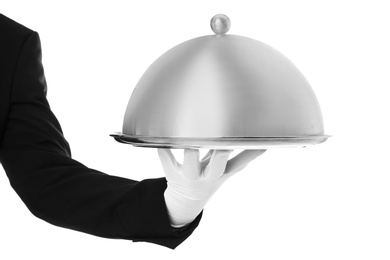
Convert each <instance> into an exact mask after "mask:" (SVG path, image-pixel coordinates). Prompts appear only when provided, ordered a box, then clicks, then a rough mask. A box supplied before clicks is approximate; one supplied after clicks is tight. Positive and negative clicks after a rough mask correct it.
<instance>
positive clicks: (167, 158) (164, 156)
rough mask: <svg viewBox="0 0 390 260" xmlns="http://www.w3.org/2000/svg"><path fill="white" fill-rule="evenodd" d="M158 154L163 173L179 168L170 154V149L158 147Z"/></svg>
mask: <svg viewBox="0 0 390 260" xmlns="http://www.w3.org/2000/svg"><path fill="white" fill-rule="evenodd" d="M158 155H159V157H160V161H161V164H162V166H163V168H164V171H165V174H169V173H172V172H175V171H177V169H179V168H180V164H179V163H178V162H177V161H176V159H175V156H174V155H173V154H172V151H171V150H170V149H162V148H159V149H158Z"/></svg>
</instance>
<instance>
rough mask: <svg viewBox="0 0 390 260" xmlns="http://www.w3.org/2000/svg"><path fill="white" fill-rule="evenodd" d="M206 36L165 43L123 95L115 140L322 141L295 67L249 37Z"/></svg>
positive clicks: (318, 117)
mask: <svg viewBox="0 0 390 260" xmlns="http://www.w3.org/2000/svg"><path fill="white" fill-rule="evenodd" d="M211 28H212V30H213V31H214V33H215V34H214V35H208V36H203V37H198V38H195V39H192V40H189V41H186V42H184V43H182V44H179V45H177V46H176V47H174V48H172V49H170V50H169V51H167V52H166V53H165V54H163V55H162V56H161V57H159V58H158V59H157V60H156V61H155V62H154V63H153V64H152V65H151V66H150V67H149V68H148V69H147V70H146V72H145V73H144V74H143V76H142V77H141V79H140V80H139V82H138V84H137V86H136V87H135V89H134V91H133V93H132V95H131V98H130V100H129V103H128V106H127V109H126V113H125V117H124V122H123V130H122V133H116V134H113V135H112V136H113V137H114V138H115V139H116V140H117V141H119V142H123V143H129V144H132V145H134V146H141V147H169V148H210V149H234V148H237V149H239V148H242V149H260V148H271V147H286V146H294V147H296V146H306V145H310V144H318V143H322V142H324V141H326V139H327V138H328V136H327V135H324V126H323V120H322V114H321V110H320V106H319V104H318V101H317V98H316V96H315V94H314V92H313V90H312V88H311V87H310V85H309V83H308V82H307V80H306V79H305V77H304V76H303V75H302V73H301V72H300V71H299V70H298V69H297V68H296V67H295V65H294V64H293V63H292V62H291V61H290V60H289V59H287V58H286V57H285V56H284V55H283V54H281V53H280V52H279V51H277V50H275V49H274V48H272V47H270V46H268V45H266V44H264V43H262V42H259V41H257V40H254V39H251V38H247V37H243V36H237V35H228V34H226V33H227V32H228V30H229V28H230V20H229V18H228V17H227V16H225V15H216V16H214V17H213V18H212V20H211Z"/></svg>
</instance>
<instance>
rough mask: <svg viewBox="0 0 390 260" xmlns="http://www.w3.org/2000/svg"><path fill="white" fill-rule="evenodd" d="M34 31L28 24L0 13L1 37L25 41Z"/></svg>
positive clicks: (2, 38)
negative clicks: (25, 24)
mask: <svg viewBox="0 0 390 260" xmlns="http://www.w3.org/2000/svg"><path fill="white" fill-rule="evenodd" d="M32 33H35V32H34V31H33V30H31V29H29V28H27V27H26V26H24V25H22V24H20V23H18V22H16V21H14V20H12V19H10V18H8V17H7V16H5V15H3V14H0V39H1V41H3V40H8V39H12V40H14V41H15V40H19V41H22V42H23V41H25V40H26V39H27V38H28V37H30V35H31V34H32Z"/></svg>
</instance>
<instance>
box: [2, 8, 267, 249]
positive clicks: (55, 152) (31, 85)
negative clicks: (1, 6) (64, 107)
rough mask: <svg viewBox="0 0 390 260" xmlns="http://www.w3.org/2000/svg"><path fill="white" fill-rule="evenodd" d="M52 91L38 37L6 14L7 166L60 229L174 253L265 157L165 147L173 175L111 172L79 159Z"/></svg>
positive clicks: (30, 202) (32, 203)
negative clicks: (218, 196)
mask: <svg viewBox="0 0 390 260" xmlns="http://www.w3.org/2000/svg"><path fill="white" fill-rule="evenodd" d="M46 92H47V86H46V81H45V76H44V71H43V66H42V63H41V46H40V40H39V35H38V33H36V32H35V31H32V30H30V29H28V28H26V27H24V26H23V25H20V24H18V23H17V22H15V21H13V20H11V19H9V18H7V17H6V16H4V15H2V14H0V162H1V164H2V166H3V167H4V169H5V171H6V173H7V176H8V178H9V180H10V183H11V185H12V187H13V188H14V190H15V191H16V192H17V193H18V195H19V196H20V198H21V199H22V200H23V202H24V203H25V204H26V206H27V207H28V208H29V210H30V211H31V212H32V213H33V214H34V215H35V216H37V217H38V218H41V219H43V220H45V221H47V222H49V223H51V224H54V225H57V226H60V227H64V228H69V229H73V230H77V231H81V232H85V233H89V234H92V235H96V236H100V237H106V238H119V239H129V240H133V241H146V242H152V243H156V244H159V245H163V246H166V247H169V248H172V249H173V248H175V247H177V246H178V245H179V244H180V243H182V242H183V241H184V240H185V239H186V238H187V237H189V236H190V235H191V233H192V232H193V231H194V229H195V228H196V227H197V226H198V224H199V221H200V219H201V216H202V210H203V207H204V206H205V204H206V203H207V201H208V200H209V199H210V197H211V196H212V195H213V194H214V193H215V192H216V191H217V189H218V188H219V187H220V186H221V185H222V183H223V182H224V181H225V180H226V179H228V178H229V177H230V176H231V175H233V174H234V173H236V172H238V171H239V170H241V169H242V168H244V167H245V166H246V165H247V164H248V163H249V162H250V161H251V160H253V159H254V158H256V157H257V156H259V155H260V154H262V153H264V150H259V151H244V152H242V153H241V154H239V155H238V156H236V157H235V158H234V160H233V159H231V160H230V161H229V160H228V158H229V154H230V152H231V151H210V152H209V153H208V154H207V155H206V157H205V158H203V160H199V152H198V151H197V150H190V149H187V150H185V155H184V164H183V165H180V164H179V163H177V162H176V160H175V159H174V157H173V155H172V153H171V151H170V150H165V149H159V155H160V159H161V162H162V165H163V168H164V171H165V173H166V176H167V178H158V179H146V180H143V181H134V180H130V179H126V178H121V177H117V176H112V175H108V174H105V173H102V172H99V171H97V170H93V169H90V168H88V167H86V166H84V165H83V164H81V163H80V162H78V161H76V160H74V159H72V158H71V151H70V147H69V144H68V142H67V141H66V140H65V138H64V136H63V133H62V130H61V126H60V124H59V122H58V121H57V119H56V117H55V115H54V114H53V113H52V111H51V109H50V106H49V103H48V101H47V99H46ZM167 184H168V185H167Z"/></svg>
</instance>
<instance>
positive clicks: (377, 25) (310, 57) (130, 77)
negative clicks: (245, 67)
mask: <svg viewBox="0 0 390 260" xmlns="http://www.w3.org/2000/svg"><path fill="white" fill-rule="evenodd" d="M0 12H1V13H3V14H4V15H6V16H8V17H10V18H12V19H14V20H16V21H18V22H20V23H22V24H24V25H26V26H27V27H29V28H31V29H33V30H36V31H38V32H39V34H40V36H41V41H42V48H43V63H44V66H45V73H46V78H47V82H48V87H49V92H48V99H49V101H50V104H51V106H52V109H53V111H54V113H55V114H56V115H57V117H58V119H59V121H60V122H61V124H62V127H63V130H64V132H65V136H66V138H67V139H68V141H69V142H70V144H71V147H72V151H73V156H74V158H75V159H77V160H79V161H81V162H82V163H84V164H86V165H88V166H89V167H91V168H96V169H98V170H101V171H104V172H107V173H110V174H113V175H119V176H124V177H128V178H132V179H137V180H141V179H144V178H154V177H161V176H164V173H163V171H162V168H161V166H160V162H159V159H158V156H157V152H156V151H155V150H154V149H141V148H134V147H131V146H127V145H123V144H119V143H117V142H115V141H114V140H113V139H112V138H111V137H109V134H110V133H111V132H115V131H120V130H121V128H122V119H123V115H124V111H125V108H126V105H127V101H128V99H129V97H130V95H131V93H132V90H133V88H134V86H135V85H136V83H137V81H138V79H139V78H140V77H141V75H142V73H143V72H144V71H145V70H146V68H147V67H148V66H149V65H150V64H151V63H152V62H153V61H154V60H155V59H156V58H157V57H159V56H160V55H161V54H162V53H163V52H165V51H166V50H168V49H169V48H171V47H173V46H175V45H177V44H179V43H181V42H183V41H185V40H189V39H191V38H195V37H198V36H203V35H208V34H212V32H211V30H210V28H209V21H210V19H211V17H212V16H213V15H214V14H217V13H224V14H227V15H228V16H229V17H230V19H231V21H232V27H231V30H230V32H229V33H231V34H237V35H243V36H247V37H251V38H254V39H257V40H260V41H262V42H265V43H267V44H269V45H271V46H273V47H274V48H276V49H278V50H279V51H281V52H282V53H284V54H285V55H286V56H287V57H289V58H290V59H291V60H292V61H293V62H294V63H295V64H296V65H297V67H298V68H299V69H300V70H301V71H302V72H303V74H304V75H305V76H306V78H307V79H308V81H309V82H310V83H311V85H312V87H313V89H314V91H315V93H316V95H317V97H318V99H319V102H320V105H321V107H322V112H323V116H324V123H325V130H326V133H327V134H330V135H332V136H333V137H332V138H331V139H330V140H329V141H327V142H326V143H324V144H321V145H318V146H313V147H309V148H305V149H280V150H270V151H268V152H267V153H266V154H264V155H263V156H262V157H260V158H259V159H257V160H256V161H254V162H253V163H252V164H251V165H250V166H248V168H246V169H245V170H244V171H243V172H240V173H239V174H238V175H236V176H235V177H234V178H232V179H231V180H229V181H228V182H227V183H225V184H224V186H223V187H222V188H221V189H220V190H219V191H218V193H217V194H216V195H215V196H214V197H213V199H212V200H211V201H210V202H209V204H208V205H207V206H206V209H205V212H204V217H203V219H202V221H201V223H200V226H199V227H198V229H196V230H195V232H194V233H193V235H192V236H191V237H190V238H189V239H188V240H187V241H186V242H184V243H183V244H182V245H180V246H179V247H178V248H177V249H176V250H174V251H172V250H170V249H166V248H164V247H161V246H157V245H153V244H148V243H132V242H131V241H124V240H110V239H103V238H98V237H94V236H91V235H87V234H83V233H79V232H75V231H71V230H66V229H62V228H58V227H54V226H52V225H50V224H47V223H45V222H44V221H42V220H39V219H37V218H35V217H34V216H33V215H32V214H31V213H29V211H28V210H27V208H26V207H25V206H24V204H23V203H22V201H21V200H20V199H19V198H18V196H17V195H16V193H15V192H14V191H13V190H12V188H11V187H10V185H9V182H8V179H7V178H6V175H5V173H4V172H3V170H1V174H0V259H130V258H131V257H133V258H134V257H136V259H156V258H158V259H215V258H216V257H218V259H227V258H228V257H229V259H232V258H233V257H234V258H238V257H242V259H300V260H303V259H390V209H389V208H390V176H389V175H390V167H389V151H388V149H389V131H390V123H389V121H390V119H389V118H390V116H389V111H390V105H389V97H390V94H389V93H390V92H389V91H388V90H389V89H390V76H389V75H390V72H389V69H390V62H389V61H390V50H389V46H390V15H389V13H390V8H389V7H388V6H386V1H376V0H370V1H358V0H357V1H345V0H344V1H343V0H338V1H333V0H332V1H330V0H329V1H288V0H284V1H283V0H272V1H244V0H241V1H226V0H225V1H199V0H197V1H171V0H164V1H157V0H155V1H146V0H144V1H115V0H111V1H96V0H95V1H81V0H79V1H70V0H67V1H49V0H48V1H43V0H41V1H38V0H35V1H27V0H26V1H20V0H0ZM199 105H201V104H199ZM230 257H232V258H230Z"/></svg>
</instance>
